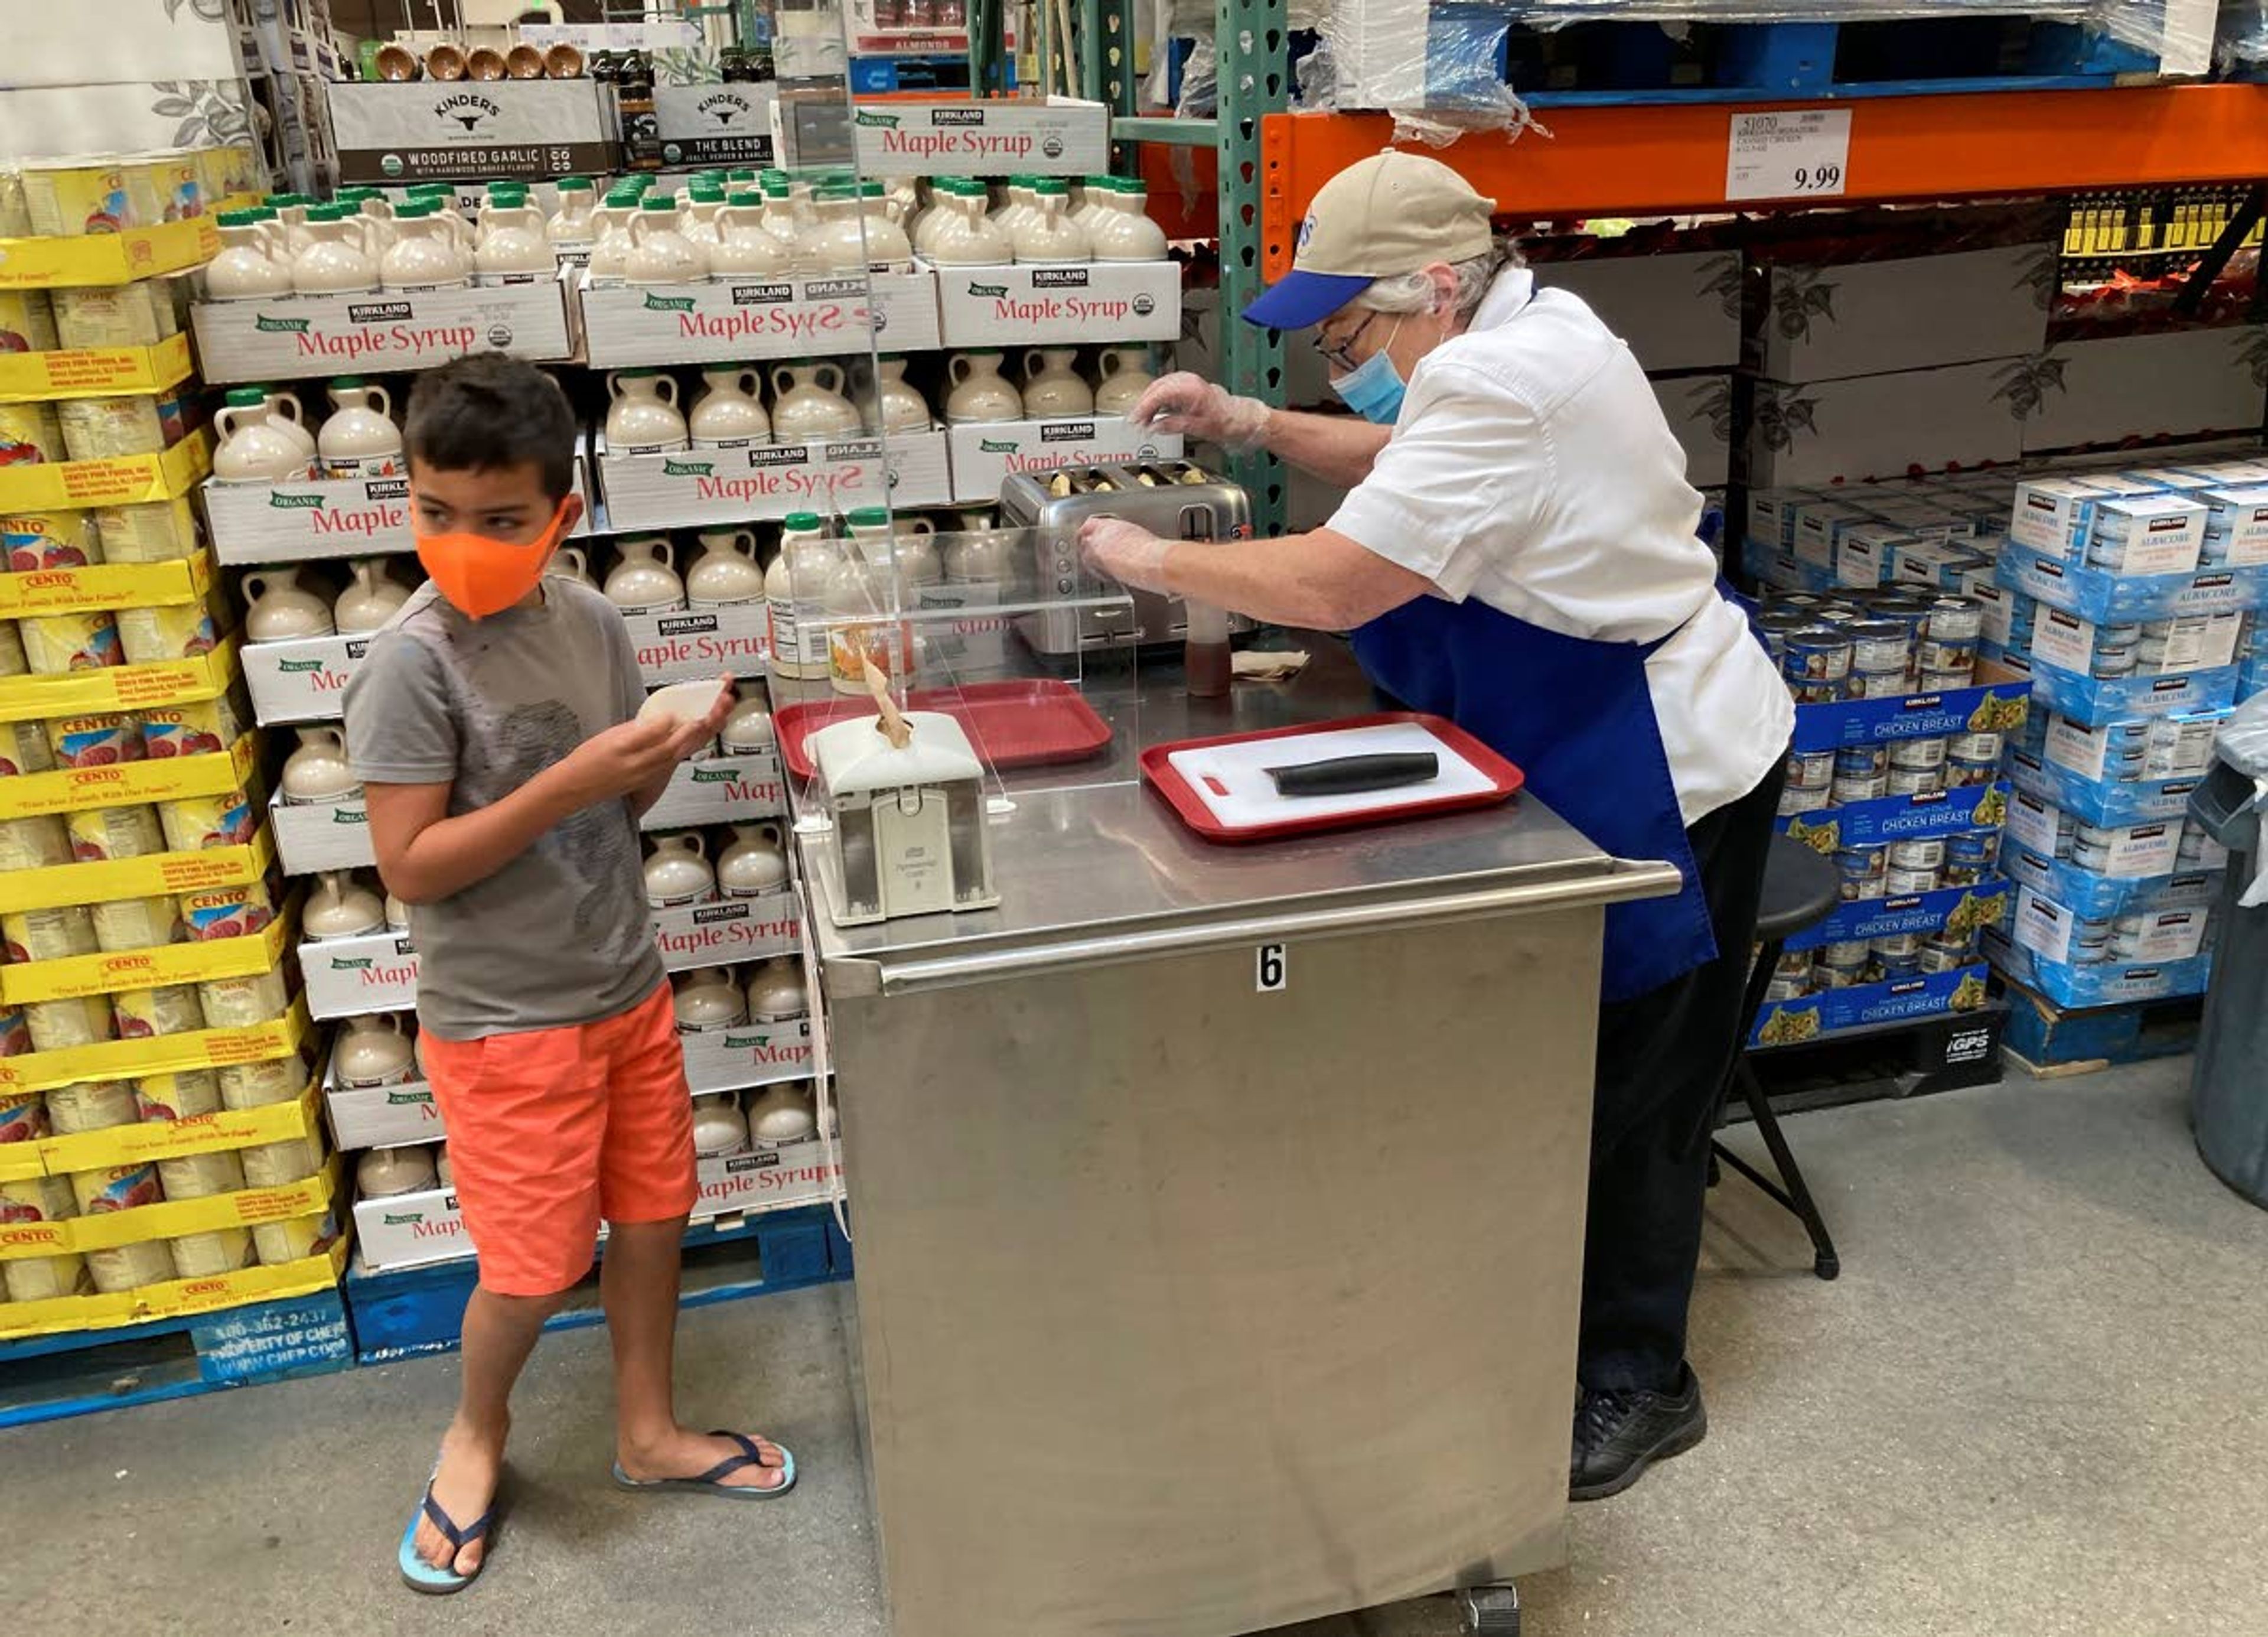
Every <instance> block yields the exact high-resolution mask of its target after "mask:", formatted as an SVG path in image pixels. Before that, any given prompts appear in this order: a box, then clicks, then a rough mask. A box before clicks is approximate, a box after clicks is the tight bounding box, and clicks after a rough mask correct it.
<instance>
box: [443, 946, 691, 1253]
mask: <svg viewBox="0 0 2268 1637" xmlns="http://www.w3.org/2000/svg"><path fill="white" fill-rule="evenodd" d="M418 1051H419V1054H420V1055H421V1056H422V1057H423V1059H424V1062H425V1075H426V1079H427V1080H429V1081H431V1084H432V1087H433V1097H434V1101H435V1102H438V1103H439V1104H440V1107H441V1118H442V1120H443V1122H444V1123H445V1124H446V1125H447V1127H448V1132H449V1167H450V1172H451V1176H452V1178H453V1186H454V1187H455V1190H456V1194H457V1205H458V1208H459V1209H460V1210H461V1211H462V1212H463V1213H464V1217H465V1231H466V1232H467V1233H468V1234H469V1235H471V1236H472V1241H473V1249H474V1250H475V1251H476V1252H477V1253H478V1254H479V1256H480V1262H481V1283H482V1285H484V1286H486V1287H488V1288H489V1289H490V1290H492V1291H495V1292H496V1293H497V1294H499V1295H505V1296H548V1295H550V1294H554V1293H555V1292H557V1291H562V1290H564V1289H566V1288H567V1287H569V1286H570V1285H572V1284H573V1283H574V1282H575V1281H576V1280H577V1279H580V1278H582V1277H583V1275H584V1274H585V1273H587V1272H590V1271H591V1263H592V1260H593V1253H594V1252H595V1250H596V1249H597V1246H598V1242H599V1219H600V1217H602V1216H603V1217H604V1218H605V1219H606V1220H608V1221H609V1222H616V1223H620V1222H662V1221H666V1220H669V1219H670V1218H671V1217H674V1216H683V1215H684V1214H685V1213H687V1212H689V1211H690V1210H691V1209H692V1208H693V1201H694V1198H695V1197H696V1194H697V1193H698V1192H699V1184H698V1181H697V1180H696V1177H695V1176H694V1168H693V1095H692V1093H691V1092H690V1091H689V1089H688V1088H687V1087H686V1083H685V1058H684V1054H683V1053H682V1052H681V1051H680V1050H679V1047H678V1041H677V1020H676V1016H675V1014H674V1011H673V1010H672V1008H671V1007H670V999H669V984H667V983H666V982H665V983H663V984H661V985H660V986H659V988H657V989H656V990H655V991H654V992H652V994H651V995H648V996H647V997H646V998H645V999H644V1000H641V1001H639V1002H638V1004H637V1005H636V1006H634V1007H631V1008H630V1010H629V1011H627V1012H624V1013H622V1014H618V1015H616V1016H614V1017H610V1018H606V1019H603V1020H601V1021H599V1022H596V1023H577V1024H571V1025H569V1026H567V1027H565V1028H563V1029H531V1030H529V1031H527V1033H525V1034H516V1035H487V1036H482V1038H480V1039H478V1040H443V1039H441V1038H440V1037H439V1036H437V1035H433V1034H431V1033H428V1034H426V1035H424V1036H422V1038H421V1040H420V1042H419V1046H418Z"/></svg>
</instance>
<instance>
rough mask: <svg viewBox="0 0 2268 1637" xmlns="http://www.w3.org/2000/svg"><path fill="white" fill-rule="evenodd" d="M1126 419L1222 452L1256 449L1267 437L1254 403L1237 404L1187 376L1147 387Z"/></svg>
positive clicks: (1263, 412)
mask: <svg viewBox="0 0 2268 1637" xmlns="http://www.w3.org/2000/svg"><path fill="white" fill-rule="evenodd" d="M1126 418H1127V419H1129V420H1130V421H1132V422H1133V423H1134V424H1135V425H1137V426H1155V427H1156V428H1157V429H1158V430H1159V431H1166V432H1179V433H1181V434H1182V436H1183V437H1184V438H1194V439H1197V440H1199V441H1200V442H1203V443H1217V444H1219V445H1220V446H1222V447H1223V448H1225V449H1256V448H1258V447H1259V446H1260V440H1261V439H1263V437H1265V436H1266V435H1267V431H1268V406H1267V405H1266V404H1264V403H1263V402H1260V400H1259V399H1257V398H1240V397H1238V396H1237V395H1235V394H1234V393H1232V392H1230V391H1229V390H1228V389H1227V388H1226V387H1220V386H1217V385H1215V384H1214V383H1213V382H1211V381H1209V380H1205V379H1204V376H1202V375H1194V374H1191V373H1190V372H1189V371H1188V370H1175V372H1173V373H1172V374H1171V375H1167V376H1163V377H1161V378H1160V379H1159V380H1154V381H1152V382H1151V383H1150V387H1149V390H1148V391H1146V392H1145V393H1144V394H1143V395H1142V398H1141V402H1138V403H1137V404H1136V405H1135V406H1134V412H1133V413H1132V414H1131V415H1130V416H1128V417H1126Z"/></svg>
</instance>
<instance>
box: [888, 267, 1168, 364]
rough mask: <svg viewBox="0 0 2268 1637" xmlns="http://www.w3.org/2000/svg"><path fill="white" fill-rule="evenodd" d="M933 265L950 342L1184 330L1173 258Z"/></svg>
mask: <svg viewBox="0 0 2268 1637" xmlns="http://www.w3.org/2000/svg"><path fill="white" fill-rule="evenodd" d="M932 271H934V272H935V273H936V275H937V306H938V328H939V333H940V335H941V336H942V338H943V342H944V344H945V345H946V346H948V347H1004V346H1008V345H1011V344H1013V345H1016V346H1025V345H1028V344H1031V343H1035V342H1049V341H1052V342H1071V343H1090V342H1116V341H1172V340H1175V339H1176V338H1177V337H1178V336H1180V335H1181V333H1182V269H1181V267H1180V265H1179V264H1178V263H1176V262H1079V263H1075V264H1072V265H1067V266H1043V265H1041V264H1039V263H1035V262H1017V263H1014V264H1013V265H1010V266H1005V267H933V268H932Z"/></svg>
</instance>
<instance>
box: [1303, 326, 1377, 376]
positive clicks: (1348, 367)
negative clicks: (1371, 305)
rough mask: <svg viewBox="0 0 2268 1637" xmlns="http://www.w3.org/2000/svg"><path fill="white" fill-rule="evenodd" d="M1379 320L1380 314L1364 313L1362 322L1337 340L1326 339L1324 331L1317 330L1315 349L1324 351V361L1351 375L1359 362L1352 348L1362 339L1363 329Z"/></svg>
mask: <svg viewBox="0 0 2268 1637" xmlns="http://www.w3.org/2000/svg"><path fill="white" fill-rule="evenodd" d="M1377 320H1378V314H1377V313H1366V314H1364V316H1363V321H1362V322H1361V323H1359V324H1358V325H1356V326H1355V327H1354V328H1352V329H1351V330H1349V331H1347V333H1346V334H1345V335H1344V336H1340V337H1339V338H1338V339H1337V341H1326V340H1324V339H1323V332H1322V330H1320V329H1319V330H1317V331H1316V332H1315V336H1314V348H1315V350H1316V351H1317V352H1320V353H1322V355H1323V361H1324V362H1325V363H1327V364H1329V365H1332V366H1334V367H1335V368H1336V369H1337V371H1338V372H1339V373H1340V374H1342V375H1351V374H1352V373H1353V372H1354V370H1355V367H1356V365H1357V364H1358V363H1359V360H1358V359H1357V358H1354V357H1353V356H1352V354H1351V349H1352V347H1353V346H1354V343H1356V342H1358V341H1360V340H1361V339H1362V333H1363V331H1365V330H1366V329H1368V328H1370V327H1371V325H1372V324H1373V323H1375V322H1376V321H1377Z"/></svg>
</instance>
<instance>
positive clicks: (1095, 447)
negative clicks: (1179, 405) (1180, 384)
mask: <svg viewBox="0 0 2268 1637" xmlns="http://www.w3.org/2000/svg"><path fill="white" fill-rule="evenodd" d="M945 437H946V453H947V454H948V455H949V456H950V458H951V461H952V466H953V498H954V499H955V500H968V501H976V502H980V503H982V504H983V505H992V504H994V503H995V502H997V501H998V499H999V498H1000V485H1001V484H1002V483H1004V482H1005V481H1006V479H1007V477H1008V476H1009V475H1010V474H1011V473H1013V472H1049V471H1053V470H1054V469H1055V468H1057V467H1059V466H1094V465H1096V464H1098V463H1100V462H1102V461H1178V460H1180V459H1181V457H1182V439H1181V434H1179V433H1178V432H1160V431H1153V430H1152V429H1151V428H1149V427H1146V426H1137V425H1135V424H1134V423H1133V422H1131V421H1130V420H1128V419H1127V418H1126V417H1124V416H1123V415H1086V416H1064V417H1056V418H1053V419H1049V420H1040V421H997V422H990V423H985V424H976V423H964V424H960V425H957V426H948V427H946V433H945Z"/></svg>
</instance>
